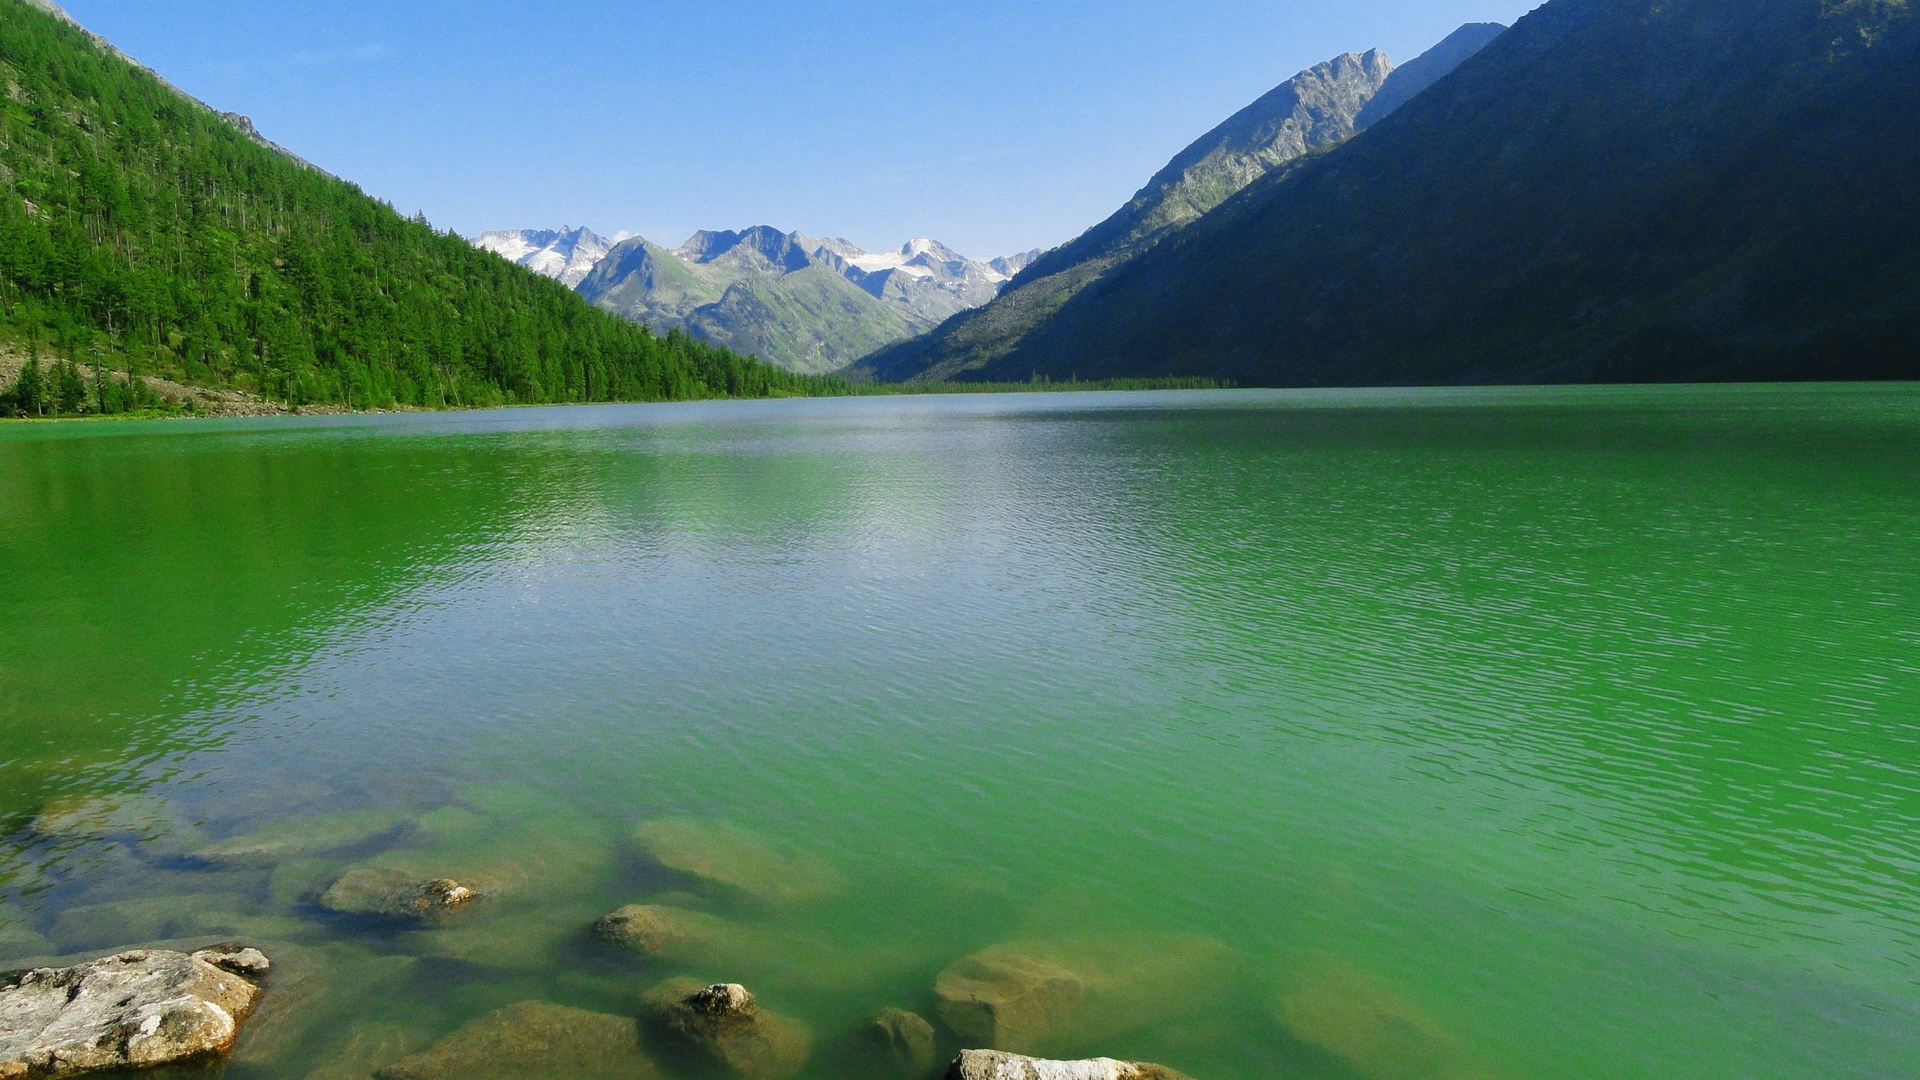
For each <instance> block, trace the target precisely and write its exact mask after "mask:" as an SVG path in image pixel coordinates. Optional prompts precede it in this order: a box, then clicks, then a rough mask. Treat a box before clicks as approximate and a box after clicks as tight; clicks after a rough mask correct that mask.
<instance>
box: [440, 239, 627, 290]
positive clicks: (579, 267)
mask: <svg viewBox="0 0 1920 1080" xmlns="http://www.w3.org/2000/svg"><path fill="white" fill-rule="evenodd" d="M613 245H614V241H610V240H608V239H606V238H605V237H603V236H601V235H599V234H598V233H596V232H594V231H593V230H592V229H588V228H584V227H583V228H578V229H570V228H568V227H566V226H564V225H562V226H561V227H560V228H558V229H499V230H495V231H493V232H484V233H481V234H480V235H479V236H478V237H476V238H474V241H473V246H474V247H477V248H480V249H482V250H484V251H491V252H493V253H494V254H496V255H499V256H500V257H501V258H503V259H507V260H509V261H512V262H516V263H519V264H520V265H521V266H524V267H526V268H527V269H529V270H531V271H533V272H534V273H536V274H540V275H542V276H544V277H550V278H554V279H556V280H558V281H559V282H560V283H561V284H563V285H565V286H566V287H567V288H569V289H572V288H577V287H578V286H579V284H580V283H581V282H582V281H585V280H586V278H587V275H588V274H590V273H592V272H593V267H594V264H596V263H598V262H599V261H600V260H601V259H604V258H606V257H607V252H609V251H611V250H612V249H613Z"/></svg>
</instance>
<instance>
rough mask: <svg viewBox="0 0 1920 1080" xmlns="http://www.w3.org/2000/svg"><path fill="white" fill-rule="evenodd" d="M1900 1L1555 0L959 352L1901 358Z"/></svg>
mask: <svg viewBox="0 0 1920 1080" xmlns="http://www.w3.org/2000/svg"><path fill="white" fill-rule="evenodd" d="M1917 27H1920V20H1916V18H1915V17H1914V14H1913V12H1912V10H1911V8H1910V7H1908V5H1906V4H1905V3H1887V2H1875V0H1853V2H1848V3H1819V4H1816V3H1811V2H1807V0H1755V2H1749V3H1744V4H1743V3H1736V2H1734V0H1662V2H1652V0H1551V2H1549V3H1548V4H1546V5H1544V6H1542V7H1541V8H1539V9H1536V10H1535V11H1534V12H1532V13H1530V14H1529V15H1528V16H1526V18H1524V19H1522V20H1521V21H1520V23H1518V24H1516V25H1515V27H1514V28H1513V29H1511V30H1509V31H1507V32H1506V33H1505V34H1503V35H1501V36H1500V37H1499V38H1497V39H1496V40H1495V41H1494V42H1493V43H1492V44H1491V45H1489V46H1488V47H1487V48H1486V49H1485V50H1483V51H1482V52H1481V53H1479V54H1478V56H1477V57H1476V58H1475V60H1474V62H1473V63H1471V64H1467V65H1462V67H1461V68H1460V69H1458V70H1457V71H1455V72H1454V73H1453V74H1451V75H1449V76H1447V77H1446V78H1444V79H1441V80H1439V81H1438V82H1436V83H1435V84H1434V85H1433V86H1432V87H1430V88H1429V89H1428V90H1427V91H1426V92H1425V93H1423V94H1421V95H1420V96H1418V97H1417V98H1416V99H1414V100H1413V101H1410V102H1409V103H1407V105H1405V106H1404V107H1402V108H1401V109H1399V110H1398V111H1396V112H1394V113H1393V114H1392V115H1390V116H1388V117H1386V118H1385V119H1383V120H1381V121H1380V122H1378V123H1376V124H1375V125H1374V126H1373V127H1371V128H1369V129H1368V130H1367V131H1365V132H1364V133H1362V134H1361V135H1359V136H1357V137H1356V138H1354V139H1352V140H1351V141H1349V142H1348V143H1346V144H1344V145H1342V146H1341V147H1339V148H1338V149H1336V150H1334V151H1332V152H1330V153H1327V154H1325V155H1323V156H1321V157H1319V158H1318V159H1316V160H1313V161H1311V162H1308V163H1306V164H1305V165H1304V166H1303V167H1301V168H1300V169H1298V170H1295V171H1293V172H1292V173H1290V174H1288V175H1285V176H1268V177H1266V178H1264V179H1263V180H1261V181H1259V182H1256V183H1255V184H1253V185H1250V186H1249V187H1248V188H1247V189H1245V190H1243V191H1242V192H1240V193H1239V194H1238V195H1236V196H1235V197H1234V198H1233V199H1231V200H1229V201H1228V202H1227V203H1225V204H1222V206H1221V207H1219V208H1218V209H1216V210H1215V211H1214V212H1213V213H1212V214H1210V215H1209V216H1208V218H1207V219H1204V220H1203V221H1202V222H1201V223H1199V225H1198V226H1196V227H1195V228H1191V229H1188V230H1185V231H1183V232H1182V233H1181V234H1180V235H1179V236H1177V237H1175V238H1173V239H1172V240H1171V241H1169V242H1168V243H1166V244H1162V245H1159V246H1157V247H1156V248H1155V249H1153V251H1151V252H1150V253H1148V254H1146V255H1144V256H1142V257H1141V258H1140V259H1138V260H1135V261H1133V262H1131V263H1130V264H1128V265H1127V266H1126V267H1125V268H1124V270H1123V271H1121V272H1117V273H1115V274H1112V275H1110V276H1108V277H1107V278H1105V279H1103V280H1102V281H1101V282H1100V284H1099V287H1098V288H1094V289H1089V290H1087V291H1085V292H1083V293H1081V294H1080V295H1078V296H1076V297H1074V298H1073V299H1072V300H1071V301H1069V302H1068V303H1066V304H1064V305H1062V306H1061V307H1060V308H1059V309H1058V310H1057V311H1056V312H1054V313H1051V314H1050V316H1049V318H1048V321H1047V325H1046V326H1045V327H1043V328H1041V329H1040V330H1039V331H1038V332H1036V333H1034V334H1032V335H1030V336H1029V337H1028V338H1026V339H1025V340H1023V341H1022V343H1021V345H1020V347H1019V348H1017V349H1015V350H1011V351H1010V352H1008V353H1007V354H1005V355H1004V356H1003V357H1002V358H1000V360H999V362H997V363H996V364H993V365H987V366H984V367H982V368H980V369H978V371H977V374H976V373H971V372H970V373H969V377H978V378H1003V379H1004V378H1016V377H1017V378H1027V377H1030V376H1033V375H1051V376H1054V377H1063V376H1065V375H1067V374H1068V373H1077V374H1079V375H1081V376H1082V377H1094V378H1097V377H1108V376H1117V375H1128V376H1132V375H1141V374H1147V373H1151V374H1154V375H1167V374H1188V375H1197V374H1206V375H1211V376H1214V377H1224V378H1230V379H1233V380H1235V381H1237V382H1240V383H1243V384H1254V385H1365V384H1382V383H1394V384H1398V383H1433V382H1447V383H1480V382H1522V381H1550V382H1559V381H1622V380H1629V381H1638V380H1648V379H1651V380H1670V379H1693V378H1700V379H1729V378H1745V379H1752V378H1762V379H1776V378H1784V379H1804V378H1868V377H1873V378H1881V377H1905V378H1911V377H1916V376H1920V359H1916V349H1915V347H1914V342H1916V341H1920V256H1916V254H1915V253H1916V251H1920V194H1916V192H1915V191H1914V187H1915V185H1913V184H1912V182H1911V177H1912V176H1913V175H1915V174H1916V172H1920V152H1916V140H1915V139H1914V138H1913V136H1912V126H1911V124H1912V120H1911V118H1912V117H1913V116H1914V115H1920V76H1917V75H1916V73H1920V29H1917Z"/></svg>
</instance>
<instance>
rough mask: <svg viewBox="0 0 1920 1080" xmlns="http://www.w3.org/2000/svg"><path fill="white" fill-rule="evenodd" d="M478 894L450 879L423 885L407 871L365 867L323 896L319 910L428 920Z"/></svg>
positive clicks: (436, 879)
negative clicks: (321, 908)
mask: <svg viewBox="0 0 1920 1080" xmlns="http://www.w3.org/2000/svg"><path fill="white" fill-rule="evenodd" d="M478 895H479V894H478V893H476V892H474V891H473V890H472V889H470V888H468V887H467V886H465V885H462V884H460V883H459V882H457V881H454V880H452V879H450V878H433V879H431V880H427V881H422V880H421V879H419V878H417V877H414V876H413V875H411V874H409V873H407V872H406V871H404V870H397V869H393V868H391V867H384V866H362V867H358V868H355V869H353V870H349V871H347V873H346V875H345V876H344V877H342V878H341V879H340V880H339V881H336V882H334V883H333V884H332V885H330V886H328V887H327V891H326V892H324V893H321V894H320V906H321V907H323V908H326V909H327V910H329V911H338V912H341V913H342V914H346V915H378V916H382V917H385V918H389V919H419V920H429V919H432V918H434V917H435V916H437V915H440V914H442V913H444V912H447V911H450V910H452V909H453V908H456V907H459V906H460V905H462V904H465V903H467V902H468V901H470V900H472V899H474V898H475V897H476V896H478Z"/></svg>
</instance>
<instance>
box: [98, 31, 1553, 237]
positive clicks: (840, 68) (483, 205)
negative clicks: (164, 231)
mask: <svg viewBox="0 0 1920 1080" xmlns="http://www.w3.org/2000/svg"><path fill="white" fill-rule="evenodd" d="M1536 3H1537V0H1192V2H1189V3H1181V4H1175V3H1139V2H1134V0H1088V2H1081V0H1019V2H1011V0H967V2H956V0H946V2H928V0H920V2H913V0H892V2H885V0H860V2H857V3H853V2H843V0H810V2H791V3H765V2H751V0H644V2H643V0H626V2H621V0H575V2H572V3H558V2H542V0H519V2H511V3H509V2H502V0H406V2H400V0H272V2H261V0H64V6H65V7H66V8H67V10H68V11H69V12H71V13H72V14H73V15H74V17H75V18H77V19H79V20H80V21H81V22H82V23H84V24H85V25H86V26H87V27H88V28H89V29H92V30H94V31H95V32H96V33H99V34H102V35H103V36H105V37H107V38H108V39H109V40H111V41H113V42H114V44H116V45H118V46H119V47H120V48H121V49H122V50H123V51H125V52H126V53H128V54H130V55H132V56H133V57H135V58H137V59H139V60H140V61H141V62H142V63H145V64H146V65H148V66H149V67H152V68H153V69H155V70H156V71H158V72H159V73H160V74H162V75H163V76H165V77H166V78H167V79H169V80H170V81H172V82H173V83H174V84H175V85H177V86H179V87H181V88H182V89H184V90H186V91H187V92H188V93H191V94H193V95H194V96H196V97H199V98H200V99H202V100H204V101H206V102H207V103H208V104H210V105H212V106H214V107H215V108H218V109H224V110H231V111H234V112H241V113H246V114H247V115H249V116H251V117H253V119H254V122H255V123H256V124H257V125H258V126H259V128H260V130H261V132H262V134H264V135H266V136H267V137H268V138H270V139H273V140H274V141H276V142H279V143H281V144H282V145H285V146H287V147H288V148H290V149H292V150H293V151H294V152H296V153H298V154H300V155H301V156H303V157H306V158H308V159H309V160H311V161H313V162H315V163H317V164H319V165H320V166H322V167H323V168H325V169H327V170H329V171H331V172H334V173H337V174H339V175H340V176H343V177H346V178H347V179H349V180H353V181H355V182H356V183H358V184H359V185H360V186H361V187H363V188H364V189H366V191H367V192H369V193H370V194H373V195H375V196H378V197H380V198H383V199H387V200H390V201H391V202H392V203H393V204H394V205H395V206H396V207H398V208H399V209H400V210H402V211H403V212H406V213H412V212H413V211H415V210H421V211H424V212H425V213H426V215H427V217H428V218H429V219H430V220H432V221H433V223H434V224H436V225H438V226H441V227H442V228H451V229H455V230H458V231H459V232H461V233H463V234H465V235H469V236H471V235H473V234H475V233H478V232H480V231H482V230H485V229H498V228H522V227H525V228H553V227H557V226H560V225H563V224H564V225H588V226H591V227H592V228H593V229H595V230H596V231H599V232H602V233H604V234H607V235H612V234H613V233H615V232H617V231H621V230H625V231H628V232H637V233H640V234H642V235H645V236H646V237H647V238H648V239H651V240H655V241H659V242H662V243H667V244H678V243H679V242H680V241H681V240H683V239H684V238H685V237H686V236H687V235H688V234H689V233H691V232H693V231H694V230H695V229H703V228H705V229H739V228H745V227H747V226H750V225H760V224H765V225H774V226H777V227H779V228H781V229H783V230H791V229H799V230H801V231H804V232H808V233H812V234H814V235H826V236H844V237H846V238H848V239H850V240H852V241H853V242H855V243H857V244H859V245H861V246H862V247H865V248H867V249H869V250H874V249H883V248H888V247H893V246H897V245H898V244H900V243H902V242H903V241H905V240H906V239H908V238H909V237H914V236H930V237H933V238H935V239H938V240H942V241H945V242H946V243H948V244H950V245H952V246H953V247H954V248H955V249H957V250H959V251H961V252H963V253H965V254H968V255H971V256H974V257H976V258H987V257H991V256H994V255H1001V254H1008V253H1011V252H1015V251H1022V250H1025V249H1027V248H1033V247H1041V248H1044V247H1051V246H1053V245H1055V244H1058V243H1060V242H1062V241H1064V240H1067V239H1069V238H1071V237H1073V236H1075V235H1077V234H1078V233H1079V232H1080V231H1081V230H1082V229H1085V228H1086V227H1087V226H1089V225H1092V224H1093V223H1095V222H1096V221H1099V220H1100V219H1102V218H1104V217H1106V216H1107V215H1108V214H1109V213H1112V212H1113V210H1115V209H1116V208H1117V207H1119V206H1120V205H1121V204H1122V203H1124V202H1125V201H1126V200H1127V198H1128V197H1130V196H1131V195H1132V194H1133V192H1134V191H1135V190H1137V189H1138V188H1139V186H1140V185H1141V184H1142V183H1143V182H1144V181H1145V180H1146V179H1147V177H1149V176H1151V175H1152V174H1153V173H1154V172H1155V171H1156V170H1157V169H1158V168H1159V167H1160V166H1161V165H1163V164H1165V163H1166V161H1167V159H1168V158H1170V157H1172V156H1173V155H1174V154H1175V153H1176V152H1178V151H1179V150H1180V149H1181V148H1182V147H1183V146H1185V145H1186V144H1187V143H1189V142H1191V141H1192V140H1193V139H1195V138H1197V137H1198V136H1199V135H1200V134H1202V133H1203V132H1205V131H1206V130H1207V129H1209V128H1211V127H1213V126H1214V125H1215V124H1217V123H1219V122H1220V121H1221V120H1224V119H1226V118H1227V117H1228V116H1229V115H1231V114H1232V113H1233V112H1234V111H1235V110H1237V109H1239V108H1240V107H1241V106H1243V105H1246V104H1247V103H1248V102H1250V101H1252V100H1253V99H1254V98H1256V97H1258V96H1259V95H1261V94H1262V93H1265V92H1266V91H1267V90H1269V89H1271V88H1272V87H1274V86H1275V85H1277V84H1278V83H1280V82H1282V81H1283V80H1285V79H1287V78H1289V77H1291V76H1292V75H1293V74H1294V73H1295V72H1296V71H1299V70H1300V69H1302V68H1305V67H1309V66H1311V65H1313V64H1316V63H1319V62H1320V61H1322V60H1326V59H1328V58H1330V57H1333V56H1336V55H1338V54H1340V53H1342V52H1347V51H1355V52H1361V51H1365V50H1366V49H1369V48H1374V47H1378V48H1381V49H1384V50H1386V51H1387V53H1388V55H1390V56H1391V57H1393V59H1394V60H1395V61H1396V62H1401V61H1406V60H1410V59H1412V58H1413V57H1414V56H1415V55H1417V54H1419V53H1420V52H1421V51H1423V50H1425V49H1426V48H1427V47H1428V46H1430V45H1432V44H1433V43H1434V42H1436V41H1438V40H1440V39H1441V38H1442V37H1445V36H1446V35H1447V34H1448V33H1450V32H1451V31H1452V30H1453V29H1454V28H1455V27H1457V26H1458V25H1460V24H1461V23H1464V22H1502V23H1507V24H1509V25H1510V24H1512V23H1513V21H1514V20H1515V19H1517V18H1518V17H1519V16H1520V15H1522V14H1523V13H1525V12H1526V11H1527V10H1528V9H1530V8H1532V7H1534V6H1536Z"/></svg>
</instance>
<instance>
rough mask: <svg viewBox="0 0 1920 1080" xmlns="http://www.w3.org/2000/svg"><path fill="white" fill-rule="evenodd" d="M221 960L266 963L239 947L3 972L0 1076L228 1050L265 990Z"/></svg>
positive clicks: (150, 952) (124, 955)
mask: <svg viewBox="0 0 1920 1080" xmlns="http://www.w3.org/2000/svg"><path fill="white" fill-rule="evenodd" d="M216 961H224V962H241V963H243V966H246V967H254V966H260V965H263V964H264V963H265V961H264V958H259V959H258V960H257V961H256V959H255V958H254V957H245V958H240V957H239V954H238V952H237V950H227V949H222V950H212V951H206V952H200V953H195V954H192V955H189V954H187V953H182V952H174V951H171V950H164V949H131V950H128V951H126V952H121V953H116V954H114V955H113V956H108V957H103V958H101V959H99V960H94V961H91V962H88V963H85V964H77V965H74V966H72V967H65V968H37V969H34V970H31V971H20V972H14V973H12V974H10V975H6V976H0V1077H8V1078H11V1077H27V1076H35V1075H47V1074H67V1075H70V1074H74V1073H82V1072H99V1071H106V1070H119V1069H129V1068H151V1067H153V1066H157V1065H167V1064H172V1063H174V1062H186V1061H193V1060H198V1059H205V1058H211V1057H217V1056H219V1055H221V1054H224V1053H226V1052H227V1051H228V1050H229V1049H231V1048H232V1046H233V1042H234V1037H235V1036H236V1035H237V1034H238V1032H239V1029H240V1025H241V1023H243V1022H244V1021H245V1020H246V1019H247V1017H248V1015H249V1014H251V1013H252V1012H253V1008H254V1005H255V1003H256V1002H257V1001H258V1000H259V998H260V988H259V987H258V986H256V985H254V984H253V983H252V982H250V981H248V980H247V979H245V978H242V977H241V976H239V975H236V974H233V973H232V972H231V971H228V970H225V969H224V966H222V964H220V963H216Z"/></svg>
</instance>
